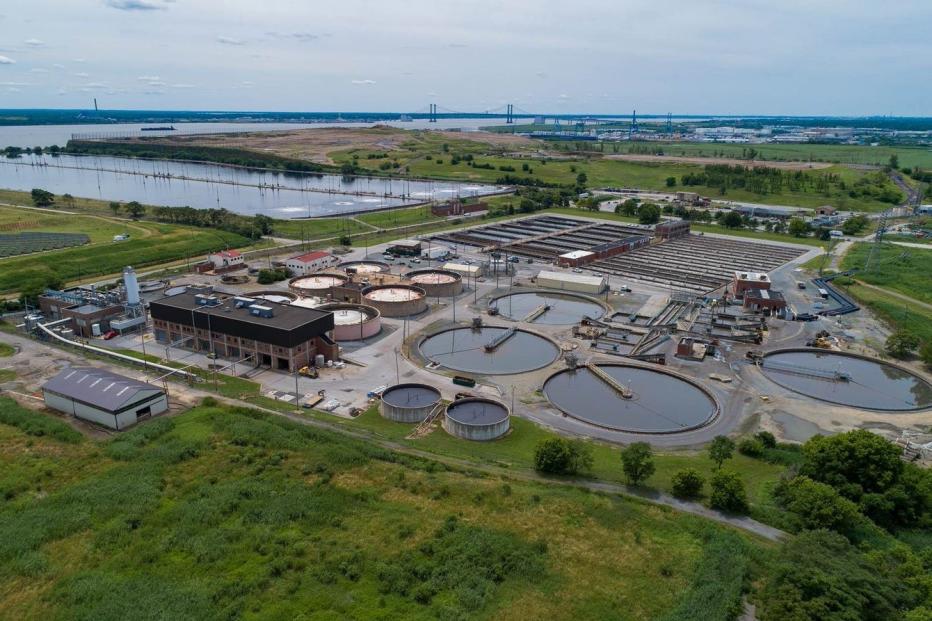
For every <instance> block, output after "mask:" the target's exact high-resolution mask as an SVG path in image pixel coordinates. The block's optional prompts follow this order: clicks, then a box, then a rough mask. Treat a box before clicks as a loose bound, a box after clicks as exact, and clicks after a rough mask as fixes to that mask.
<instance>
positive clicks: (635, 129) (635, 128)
mask: <svg viewBox="0 0 932 621" xmlns="http://www.w3.org/2000/svg"><path fill="white" fill-rule="evenodd" d="M636 133H638V111H637V110H634V111H632V112H631V129H630V130H629V131H628V138H629V139H630V138H631V136H633V135H634V134H636Z"/></svg>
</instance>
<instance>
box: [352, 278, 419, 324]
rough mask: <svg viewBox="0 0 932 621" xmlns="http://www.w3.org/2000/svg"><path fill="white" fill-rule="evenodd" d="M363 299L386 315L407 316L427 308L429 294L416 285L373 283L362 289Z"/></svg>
mask: <svg viewBox="0 0 932 621" xmlns="http://www.w3.org/2000/svg"><path fill="white" fill-rule="evenodd" d="M362 299H363V302H365V303H366V304H367V305H369V306H372V307H373V308H376V309H378V311H379V312H380V313H382V316H384V317H407V316H409V315H417V314H418V313H423V312H424V311H426V310H427V294H426V293H425V292H424V290H423V289H421V288H420V287H415V286H414V285H399V284H396V285H372V286H371V287H366V288H365V289H363V290H362Z"/></svg>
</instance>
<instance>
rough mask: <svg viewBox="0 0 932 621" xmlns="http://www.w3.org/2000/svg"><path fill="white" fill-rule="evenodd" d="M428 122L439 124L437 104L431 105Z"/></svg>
mask: <svg viewBox="0 0 932 621" xmlns="http://www.w3.org/2000/svg"><path fill="white" fill-rule="evenodd" d="M427 115H428V116H427V122H428V123H436V122H437V104H434V103H432V104H430V106H429V108H428V112H427Z"/></svg>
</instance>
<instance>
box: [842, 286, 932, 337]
mask: <svg viewBox="0 0 932 621" xmlns="http://www.w3.org/2000/svg"><path fill="white" fill-rule="evenodd" d="M842 288H843V289H844V290H845V291H847V292H848V293H850V294H851V295H852V296H853V297H854V298H855V299H856V300H857V301H858V302H860V303H861V304H862V305H864V306H866V307H868V308H870V309H871V310H872V311H873V312H874V313H875V314H876V315H877V316H878V317H880V319H882V320H883V321H884V322H886V323H887V324H888V325H889V326H890V327H891V328H892V329H894V330H907V331H909V332H913V333H914V334H916V335H917V336H919V338H920V339H921V340H922V342H924V343H927V342H930V341H932V311H929V310H927V309H925V308H923V307H921V306H917V305H915V304H910V303H909V302H906V301H904V300H900V299H898V298H895V297H893V296H890V295H887V294H885V293H884V292H883V291H878V290H876V289H869V288H868V287H865V286H863V285H859V284H856V283H855V284H852V285H847V286H844V287H842Z"/></svg>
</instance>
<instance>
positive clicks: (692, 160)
mask: <svg viewBox="0 0 932 621" xmlns="http://www.w3.org/2000/svg"><path fill="white" fill-rule="evenodd" d="M605 159H607V160H624V161H627V162H657V163H663V162H666V163H675V164H699V165H701V166H705V165H708V164H727V165H729V166H747V167H749V168H780V169H782V170H819V169H822V168H829V167H830V166H833V164H831V163H829V162H778V161H773V160H742V159H737V158H729V157H700V156H685V155H647V154H639V153H619V154H612V155H606V156H605Z"/></svg>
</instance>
